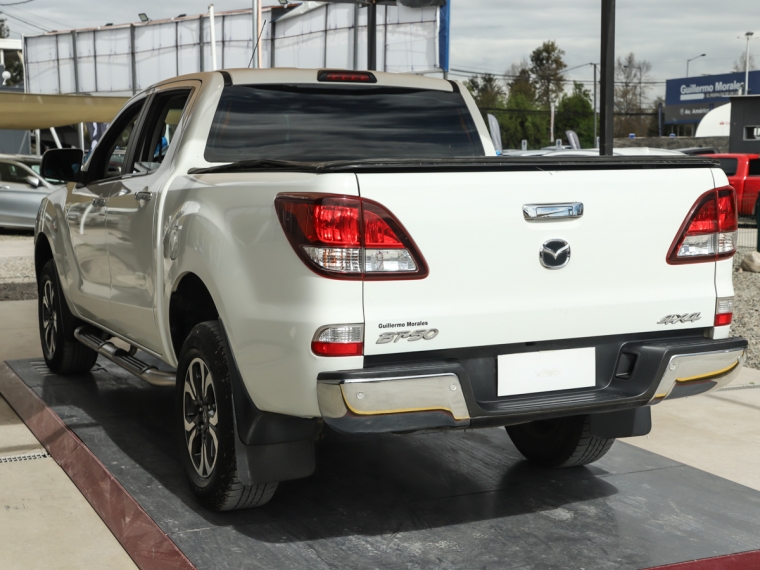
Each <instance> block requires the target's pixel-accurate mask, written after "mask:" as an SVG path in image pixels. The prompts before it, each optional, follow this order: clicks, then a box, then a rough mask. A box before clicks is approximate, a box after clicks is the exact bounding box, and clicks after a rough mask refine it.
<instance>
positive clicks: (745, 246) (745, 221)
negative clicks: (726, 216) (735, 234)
mask: <svg viewBox="0 0 760 570" xmlns="http://www.w3.org/2000/svg"><path fill="white" fill-rule="evenodd" d="M736 248H737V250H738V251H739V252H741V253H749V252H750V251H757V250H758V247H757V218H750V217H744V216H742V217H740V218H739V239H738V240H737V244H736Z"/></svg>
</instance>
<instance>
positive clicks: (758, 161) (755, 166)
mask: <svg viewBox="0 0 760 570" xmlns="http://www.w3.org/2000/svg"><path fill="white" fill-rule="evenodd" d="M749 175H750V176H760V158H754V159H752V160H750V161H749Z"/></svg>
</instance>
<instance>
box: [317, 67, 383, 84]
mask: <svg viewBox="0 0 760 570" xmlns="http://www.w3.org/2000/svg"><path fill="white" fill-rule="evenodd" d="M317 81H326V82H328V83H377V77H375V75H374V74H373V73H369V72H367V71H340V70H338V71H330V70H322V71H320V72H319V73H318V74H317Z"/></svg>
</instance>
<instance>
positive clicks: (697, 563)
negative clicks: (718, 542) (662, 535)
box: [647, 550, 760, 570]
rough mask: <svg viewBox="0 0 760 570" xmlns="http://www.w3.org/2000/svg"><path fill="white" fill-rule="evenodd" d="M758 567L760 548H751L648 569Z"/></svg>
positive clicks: (739, 569) (742, 569) (749, 569)
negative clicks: (735, 552)
mask: <svg viewBox="0 0 760 570" xmlns="http://www.w3.org/2000/svg"><path fill="white" fill-rule="evenodd" d="M758 568H760V550H750V551H748V552H740V553H739V554H726V555H725V556H716V557H715V558H703V559H701V560H693V561H691V562H677V563H675V564H667V565H665V566H653V567H652V568H648V569H647V570H757V569H758Z"/></svg>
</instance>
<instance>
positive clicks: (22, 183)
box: [0, 154, 56, 229]
mask: <svg viewBox="0 0 760 570" xmlns="http://www.w3.org/2000/svg"><path fill="white" fill-rule="evenodd" d="M40 160H41V157H38V156H24V155H10V154H0V228H28V229H34V221H35V218H36V217H37V210H39V208H40V202H42V199H43V198H44V197H45V196H47V195H48V194H49V193H50V192H52V191H53V190H54V189H55V188H56V186H55V184H54V182H51V181H48V180H45V179H44V178H43V177H42V176H40V174H39V172H40Z"/></svg>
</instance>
